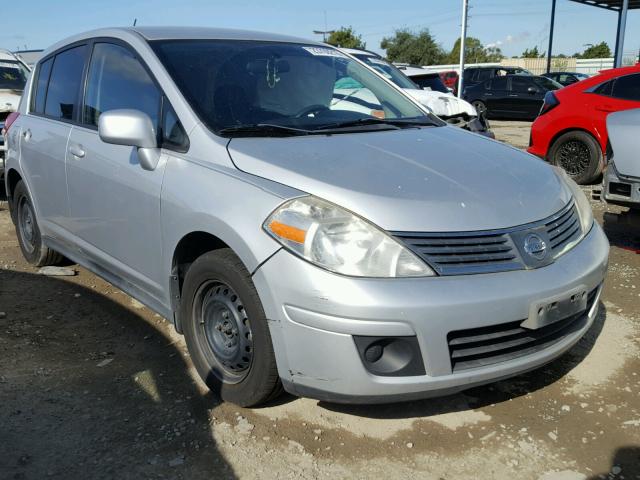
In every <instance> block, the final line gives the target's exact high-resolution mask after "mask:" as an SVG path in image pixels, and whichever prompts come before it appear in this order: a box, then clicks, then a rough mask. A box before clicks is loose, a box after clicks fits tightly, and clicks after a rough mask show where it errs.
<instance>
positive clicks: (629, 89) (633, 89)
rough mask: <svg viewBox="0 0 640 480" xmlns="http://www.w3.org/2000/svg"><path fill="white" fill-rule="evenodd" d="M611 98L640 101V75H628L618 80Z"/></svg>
mask: <svg viewBox="0 0 640 480" xmlns="http://www.w3.org/2000/svg"><path fill="white" fill-rule="evenodd" d="M611 96H613V97H615V98H619V99H621V100H635V101H640V74H635V75H626V76H624V77H620V78H618V79H616V81H615V83H614V84H613V90H612V92H611Z"/></svg>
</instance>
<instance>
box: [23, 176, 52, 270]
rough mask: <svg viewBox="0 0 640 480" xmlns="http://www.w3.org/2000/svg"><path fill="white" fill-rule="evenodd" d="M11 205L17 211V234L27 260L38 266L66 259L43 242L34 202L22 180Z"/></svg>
mask: <svg viewBox="0 0 640 480" xmlns="http://www.w3.org/2000/svg"><path fill="white" fill-rule="evenodd" d="M11 207H12V209H13V211H15V218H16V221H15V226H16V236H17V237H18V243H19V244H20V250H22V255H23V256H24V258H25V260H27V262H29V263H30V264H31V265H34V266H36V267H44V266H45V265H56V264H58V263H60V262H62V261H63V260H64V257H63V256H62V255H60V254H59V253H58V252H56V251H55V250H52V249H50V248H48V247H46V246H45V245H44V243H42V237H41V235H40V228H39V227H38V219H37V218H36V214H35V210H34V208H33V203H32V202H31V197H30V196H29V192H28V191H27V187H26V186H25V184H24V182H23V181H22V180H20V181H19V182H18V184H17V185H16V188H15V190H14V192H13V201H12V202H11Z"/></svg>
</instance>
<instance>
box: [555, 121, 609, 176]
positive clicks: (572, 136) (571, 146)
mask: <svg viewBox="0 0 640 480" xmlns="http://www.w3.org/2000/svg"><path fill="white" fill-rule="evenodd" d="M602 158H603V156H602V149H601V148H600V145H598V142H596V140H595V139H594V138H593V137H592V136H591V135H589V134H588V133H586V132H582V131H579V130H577V131H573V132H567V133H565V134H563V135H561V136H560V137H558V139H557V140H556V141H555V142H554V143H553V145H552V146H551V148H550V149H549V162H550V163H552V164H553V165H557V166H558V167H561V168H563V169H564V170H565V171H566V172H567V174H568V175H569V176H570V177H571V178H572V179H573V180H575V182H576V183H578V184H580V185H584V184H587V183H589V182H592V181H593V180H595V179H596V178H597V177H598V175H600V173H602V163H603V162H602Z"/></svg>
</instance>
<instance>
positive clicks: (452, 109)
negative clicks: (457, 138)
mask: <svg viewBox="0 0 640 480" xmlns="http://www.w3.org/2000/svg"><path fill="white" fill-rule="evenodd" d="M404 91H405V92H406V93H408V94H409V95H410V96H412V97H413V98H414V99H415V100H417V101H418V102H420V103H421V104H422V105H424V106H426V107H428V108H430V109H431V111H433V113H435V114H436V115H437V116H439V117H450V116H452V115H460V114H463V113H466V114H467V115H469V116H472V117H475V116H477V115H478V114H477V112H476V109H475V108H474V107H473V105H471V104H470V103H469V102H467V101H466V100H462V99H461V98H458V97H455V96H453V95H452V94H450V93H442V92H436V91H433V90H418V89H414V88H405V89H404Z"/></svg>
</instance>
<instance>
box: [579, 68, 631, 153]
mask: <svg viewBox="0 0 640 480" xmlns="http://www.w3.org/2000/svg"><path fill="white" fill-rule="evenodd" d="M592 94H593V95H594V96H593V98H592V99H590V100H591V101H589V102H588V103H587V106H588V107H589V108H590V109H591V118H592V119H593V124H594V126H595V128H596V129H597V130H599V131H601V132H602V133H601V135H604V134H605V129H606V119H607V115H609V114H610V113H612V112H619V111H622V110H629V109H631V108H640V73H634V74H631V75H624V76H622V77H618V78H614V79H612V80H609V81H607V82H604V83H602V84H600V85H599V86H598V87H596V88H594V89H593V91H592ZM603 149H604V145H603Z"/></svg>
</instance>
